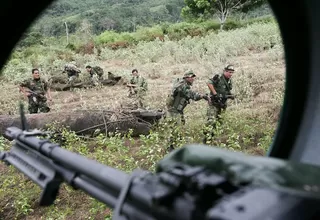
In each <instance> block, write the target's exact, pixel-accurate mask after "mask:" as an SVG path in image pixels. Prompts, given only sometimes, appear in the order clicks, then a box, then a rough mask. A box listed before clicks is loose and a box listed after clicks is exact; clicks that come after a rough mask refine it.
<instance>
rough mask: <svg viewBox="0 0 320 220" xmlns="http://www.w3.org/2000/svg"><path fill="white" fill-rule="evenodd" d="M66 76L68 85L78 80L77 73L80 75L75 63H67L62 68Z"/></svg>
mask: <svg viewBox="0 0 320 220" xmlns="http://www.w3.org/2000/svg"><path fill="white" fill-rule="evenodd" d="M63 72H66V73H67V75H68V83H69V84H73V83H74V82H75V81H76V79H78V78H79V73H81V70H79V68H78V67H77V66H76V63H75V62H71V63H67V64H66V65H65V66H64V71H63Z"/></svg>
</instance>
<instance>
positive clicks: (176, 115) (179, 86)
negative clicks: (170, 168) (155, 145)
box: [167, 70, 209, 151]
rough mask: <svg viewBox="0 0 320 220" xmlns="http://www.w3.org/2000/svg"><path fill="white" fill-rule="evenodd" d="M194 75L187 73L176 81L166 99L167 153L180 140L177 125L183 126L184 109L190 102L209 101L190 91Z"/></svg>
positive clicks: (206, 97)
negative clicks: (167, 118) (167, 122)
mask: <svg viewBox="0 0 320 220" xmlns="http://www.w3.org/2000/svg"><path fill="white" fill-rule="evenodd" d="M195 77H196V75H195V74H194V73H193V71H192V70H189V71H187V72H186V73H185V74H184V76H183V78H182V79H177V80H176V82H175V83H174V85H173V89H172V91H171V94H170V95H169V96H168V99H167V110H168V116H169V124H170V125H169V126H170V130H171V133H170V137H169V143H170V144H169V149H168V150H169V151H171V150H173V149H174V146H175V145H177V140H179V139H180V138H181V134H180V132H179V128H178V125H181V124H182V125H184V124H185V119H184V112H183V111H184V109H185V107H186V106H187V105H188V104H189V103H190V100H194V101H199V100H201V99H204V100H207V101H209V97H208V96H207V95H201V94H199V93H197V92H194V91H192V90H191V86H192V84H193V82H194V80H195Z"/></svg>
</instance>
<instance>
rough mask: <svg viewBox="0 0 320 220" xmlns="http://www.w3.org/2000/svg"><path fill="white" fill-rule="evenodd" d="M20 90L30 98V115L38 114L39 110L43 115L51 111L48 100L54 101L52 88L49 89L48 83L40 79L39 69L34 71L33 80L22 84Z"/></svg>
mask: <svg viewBox="0 0 320 220" xmlns="http://www.w3.org/2000/svg"><path fill="white" fill-rule="evenodd" d="M26 88H27V89H28V90H26ZM19 89H20V91H21V92H22V93H23V95H24V96H25V97H26V98H28V101H29V106H28V110H29V113H30V114H36V113H38V110H39V111H40V112H43V113H47V112H49V111H50V108H49V107H48V104H47V100H48V99H49V101H50V102H51V101H52V98H51V93H50V88H49V87H48V83H47V82H46V81H45V80H44V79H41V78H40V75H39V70H38V69H32V79H29V80H26V81H25V82H23V83H21V84H20V86H19Z"/></svg>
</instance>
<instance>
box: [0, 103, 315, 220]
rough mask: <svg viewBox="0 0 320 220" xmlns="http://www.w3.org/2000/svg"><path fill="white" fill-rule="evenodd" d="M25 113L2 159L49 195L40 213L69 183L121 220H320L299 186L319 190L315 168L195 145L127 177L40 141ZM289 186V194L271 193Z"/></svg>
mask: <svg viewBox="0 0 320 220" xmlns="http://www.w3.org/2000/svg"><path fill="white" fill-rule="evenodd" d="M20 109H23V107H20ZM20 111H21V120H22V129H19V128H17V127H9V128H8V129H7V130H6V133H5V136H6V138H8V139H9V140H13V141H14V142H13V146H12V148H11V149H10V151H9V152H0V160H2V161H4V162H6V163H7V164H8V165H13V166H14V167H16V168H17V169H18V170H20V171H21V172H22V173H24V174H25V175H26V176H27V177H29V178H30V179H31V180H32V181H33V182H35V183H37V184H38V185H39V186H40V187H41V188H42V189H43V192H42V194H41V197H40V205H41V206H49V205H52V204H53V203H54V201H55V199H56V197H57V195H58V191H59V186H60V184H61V183H63V182H66V183H67V184H69V185H70V186H72V187H73V188H74V189H80V190H83V191H84V192H86V193H87V194H89V195H90V196H92V197H94V198H96V199H98V200H99V201H101V202H103V203H105V204H106V205H107V206H109V207H111V208H113V209H114V212H113V219H114V220H156V219H160V220H162V219H163V220H164V219H166V220H177V219H181V220H201V219H206V220H256V219H259V220H260V219H261V220H266V219H272V220H280V219H281V220H286V219H290V220H298V219H310V220H311V219H312V218H311V217H313V218H314V219H318V217H320V215H319V214H317V216H315V215H316V213H317V212H318V211H319V210H320V206H319V202H320V196H319V194H317V192H315V191H312V190H310V192H309V193H308V192H305V191H304V190H301V189H300V187H301V188H302V185H304V183H303V184H301V182H299V181H301V178H300V177H301V175H302V176H303V177H305V178H309V177H313V178H314V179H310V178H309V179H308V184H309V185H310V187H311V188H312V184H315V182H317V183H318V182H319V177H320V172H319V169H315V168H314V167H311V166H310V167H305V166H304V167H303V166H301V167H299V166H297V165H291V164H287V163H286V162H283V161H280V160H279V161H278V160H277V161H275V159H265V158H263V159H262V160H260V161H259V159H257V158H253V159H252V158H251V159H249V157H245V156H242V157H243V158H241V156H239V155H237V157H235V156H233V154H232V153H233V152H223V153H222V152H220V151H218V150H215V149H214V148H212V147H205V146H194V147H190V146H189V147H185V148H181V149H179V150H177V151H174V152H172V153H171V154H169V155H168V156H167V157H165V158H164V159H163V160H162V161H160V162H159V164H158V168H157V172H156V173H151V172H148V171H143V170H139V169H137V170H134V171H133V172H132V173H131V174H127V173H125V172H122V171H119V170H116V169H113V168H111V167H109V166H106V165H103V164H100V163H98V162H96V161H94V160H90V159H88V158H86V157H83V156H81V155H79V154H77V153H73V152H70V151H68V150H66V149H63V148H61V147H60V146H59V145H57V144H54V143H51V142H50V141H49V140H48V139H45V138H39V136H44V137H45V133H44V132H42V131H39V130H30V129H28V127H27V123H26V118H25V116H24V113H23V111H22V110H20ZM212 150H213V152H209V151H212ZM214 151H215V152H214ZM200 154H202V156H200V157H199V155H200ZM199 158H201V159H200V161H199ZM266 160H270V161H269V162H267V161H266ZM268 163H269V164H268ZM210 164H211V165H210ZM253 164H254V165H253ZM259 169H260V170H259ZM237 170H238V171H241V172H237ZM294 170H298V171H297V173H294V172H293V171H294ZM302 171H305V172H302ZM308 172H309V174H311V175H308ZM263 173H264V175H263ZM259 177H260V178H259ZM283 178H286V180H287V181H285V180H284V179H283ZM254 183H255V184H254ZM257 183H259V184H257ZM261 183H264V184H261ZM285 184H287V186H286V187H287V189H285V190H283V189H282V190H281V188H279V187H278V188H275V187H270V185H273V186H274V185H285ZM288 188H291V189H290V190H291V191H290V190H289V189H288ZM295 188H296V189H295ZM311 188H310V189H311Z"/></svg>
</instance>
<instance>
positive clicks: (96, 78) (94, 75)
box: [86, 65, 104, 86]
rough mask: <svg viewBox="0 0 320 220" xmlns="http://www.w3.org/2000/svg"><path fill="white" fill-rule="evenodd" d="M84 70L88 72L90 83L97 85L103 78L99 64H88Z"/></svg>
mask: <svg viewBox="0 0 320 220" xmlns="http://www.w3.org/2000/svg"><path fill="white" fill-rule="evenodd" d="M86 70H87V71H88V73H89V74H90V78H91V81H92V83H93V84H94V85H95V86H97V85H99V83H100V82H101V81H102V80H103V74H104V71H103V69H102V68H101V67H100V66H95V67H91V66H90V65H88V66H86Z"/></svg>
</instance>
